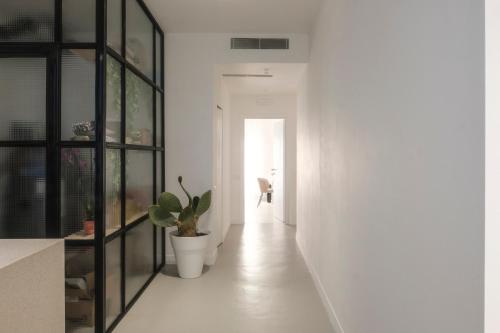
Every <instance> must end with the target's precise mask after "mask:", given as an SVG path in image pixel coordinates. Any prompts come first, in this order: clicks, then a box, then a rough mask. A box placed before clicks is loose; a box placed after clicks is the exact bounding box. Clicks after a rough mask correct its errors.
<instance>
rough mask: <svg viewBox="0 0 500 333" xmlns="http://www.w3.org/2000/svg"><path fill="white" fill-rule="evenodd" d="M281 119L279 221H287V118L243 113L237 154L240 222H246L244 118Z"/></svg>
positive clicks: (286, 222)
mask: <svg viewBox="0 0 500 333" xmlns="http://www.w3.org/2000/svg"><path fill="white" fill-rule="evenodd" d="M247 119H248V120H259V119H261V120H283V165H284V167H283V219H284V220H283V221H281V222H282V223H283V224H288V223H289V221H290V220H289V212H288V199H289V195H287V179H288V168H289V166H288V163H286V157H287V154H286V150H287V140H286V138H287V123H288V122H287V119H286V118H285V117H275V116H268V117H262V116H252V115H244V116H243V117H241V119H239V122H240V123H243V125H242V128H243V132H242V133H243V138H242V139H243V140H242V142H241V144H242V149H241V154H240V156H239V159H240V162H241V163H240V165H241V169H240V172H241V175H242V181H241V184H242V186H241V188H240V193H241V200H242V202H241V203H240V207H242V209H241V212H240V220H241V221H242V224H246V221H245V216H246V214H245V202H246V198H245V192H246V191H245V178H246V177H245V138H246V131H245V127H246V126H245V120H247ZM273 223H274V216H273Z"/></svg>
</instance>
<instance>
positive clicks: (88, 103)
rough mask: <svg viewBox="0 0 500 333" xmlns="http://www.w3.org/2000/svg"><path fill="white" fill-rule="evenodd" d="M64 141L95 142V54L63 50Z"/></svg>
mask: <svg viewBox="0 0 500 333" xmlns="http://www.w3.org/2000/svg"><path fill="white" fill-rule="evenodd" d="M61 66H62V70H61V94H62V95H61V139H62V140H74V141H92V140H94V139H95V128H94V127H95V122H94V119H95V51H94V50H75V49H73V50H63V53H62V64H61Z"/></svg>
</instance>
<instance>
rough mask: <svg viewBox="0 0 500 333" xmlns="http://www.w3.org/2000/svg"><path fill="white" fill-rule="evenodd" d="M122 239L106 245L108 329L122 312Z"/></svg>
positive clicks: (116, 239) (118, 238)
mask: <svg viewBox="0 0 500 333" xmlns="http://www.w3.org/2000/svg"><path fill="white" fill-rule="evenodd" d="M120 254H121V238H120V237H117V238H115V239H114V240H112V241H111V242H109V243H107V244H106V328H108V327H109V325H111V324H112V323H113V321H114V320H115V319H116V318H117V317H118V315H119V314H120V312H121V292H120V290H121V289H120V288H121V276H122V274H121V265H120V263H121V255H120Z"/></svg>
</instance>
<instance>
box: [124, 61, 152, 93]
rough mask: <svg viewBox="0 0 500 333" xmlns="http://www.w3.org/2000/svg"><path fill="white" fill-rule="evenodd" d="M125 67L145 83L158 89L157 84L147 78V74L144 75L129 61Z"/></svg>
mask: <svg viewBox="0 0 500 333" xmlns="http://www.w3.org/2000/svg"><path fill="white" fill-rule="evenodd" d="M125 66H127V69H129V70H130V71H131V72H132V73H134V74H135V75H137V76H138V77H140V78H141V79H142V80H143V81H144V82H146V83H147V84H149V85H150V86H151V87H153V88H156V84H155V83H154V81H153V80H151V79H150V78H149V77H147V76H146V74H144V73H142V72H141V71H140V70H139V69H137V67H135V66H134V65H132V64H131V63H129V62H128V61H126V62H125Z"/></svg>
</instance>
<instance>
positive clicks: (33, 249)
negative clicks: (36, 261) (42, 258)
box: [0, 239, 64, 269]
mask: <svg viewBox="0 0 500 333" xmlns="http://www.w3.org/2000/svg"><path fill="white" fill-rule="evenodd" d="M61 242H64V240H62V239H0V269H2V268H4V267H6V266H9V265H12V264H13V263H15V262H16V261H18V260H21V259H23V258H26V257H29V256H31V255H33V254H35V253H38V252H40V251H43V250H45V249H47V248H49V247H51V246H54V245H56V244H58V243H61Z"/></svg>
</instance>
